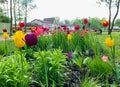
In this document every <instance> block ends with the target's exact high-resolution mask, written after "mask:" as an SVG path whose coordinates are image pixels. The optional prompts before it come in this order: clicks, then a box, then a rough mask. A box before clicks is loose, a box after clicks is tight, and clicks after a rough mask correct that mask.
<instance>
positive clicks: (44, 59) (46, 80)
mask: <svg viewBox="0 0 120 87" xmlns="http://www.w3.org/2000/svg"><path fill="white" fill-rule="evenodd" d="M41 56H42V61H43V64H44V70H45V82H46V87H48V76H47V66H46V64H47V61H46V57H45V55H44V54H43V55H41Z"/></svg>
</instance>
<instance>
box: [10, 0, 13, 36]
mask: <svg viewBox="0 0 120 87" xmlns="http://www.w3.org/2000/svg"><path fill="white" fill-rule="evenodd" d="M10 20H11V21H10V35H12V24H13V14H12V0H10Z"/></svg>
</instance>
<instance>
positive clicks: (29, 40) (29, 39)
mask: <svg viewBox="0 0 120 87" xmlns="http://www.w3.org/2000/svg"><path fill="white" fill-rule="evenodd" d="M25 42H26V44H27V45H28V46H34V45H36V44H37V43H38V39H37V36H36V35H35V34H34V33H31V34H27V35H25Z"/></svg>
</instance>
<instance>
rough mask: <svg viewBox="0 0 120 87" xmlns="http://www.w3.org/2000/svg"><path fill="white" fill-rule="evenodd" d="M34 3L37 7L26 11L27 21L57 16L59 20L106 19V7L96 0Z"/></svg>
mask: <svg viewBox="0 0 120 87" xmlns="http://www.w3.org/2000/svg"><path fill="white" fill-rule="evenodd" d="M34 4H36V5H37V7H36V8H35V9H33V10H31V11H30V12H29V13H28V22H30V21H32V20H34V19H41V20H43V19H44V18H49V17H59V18H60V21H62V20H65V19H68V20H73V19H75V18H89V17H98V18H100V19H102V18H106V19H108V7H106V6H105V5H104V4H102V5H101V6H99V4H96V0H34ZM118 17H120V15H119V14H118ZM118 17H117V18H118Z"/></svg>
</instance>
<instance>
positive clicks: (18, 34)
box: [13, 31, 25, 48]
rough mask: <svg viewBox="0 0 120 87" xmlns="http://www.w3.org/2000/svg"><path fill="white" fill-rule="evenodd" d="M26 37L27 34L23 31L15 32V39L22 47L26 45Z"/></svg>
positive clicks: (17, 44) (16, 43) (19, 46)
mask: <svg viewBox="0 0 120 87" xmlns="http://www.w3.org/2000/svg"><path fill="white" fill-rule="evenodd" d="M24 37H25V35H24V34H23V32H22V31H17V32H16V33H15V35H14V36H13V40H14V43H15V46H16V47H18V48H22V47H24V46H25V41H24Z"/></svg>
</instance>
